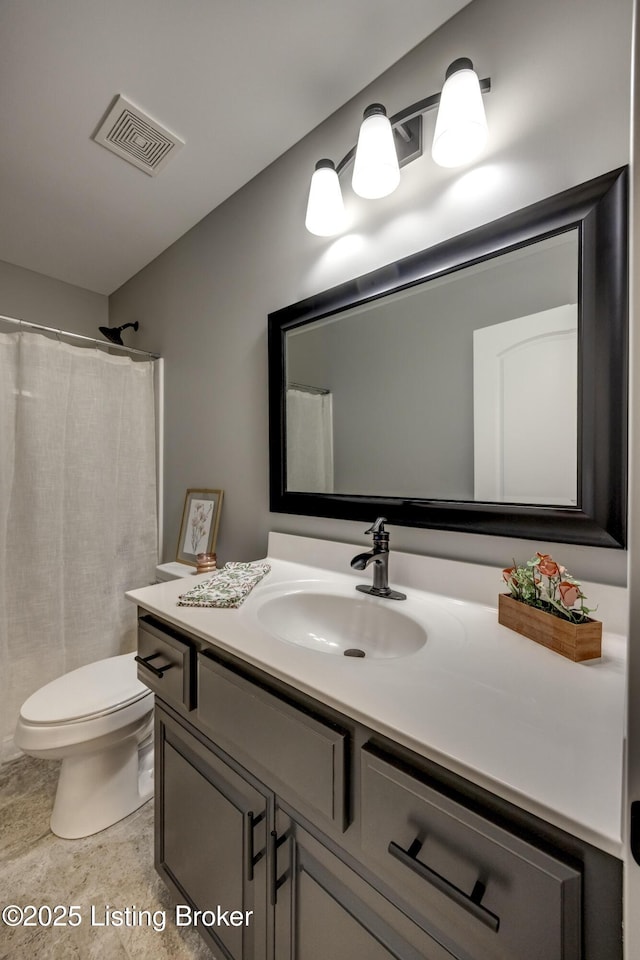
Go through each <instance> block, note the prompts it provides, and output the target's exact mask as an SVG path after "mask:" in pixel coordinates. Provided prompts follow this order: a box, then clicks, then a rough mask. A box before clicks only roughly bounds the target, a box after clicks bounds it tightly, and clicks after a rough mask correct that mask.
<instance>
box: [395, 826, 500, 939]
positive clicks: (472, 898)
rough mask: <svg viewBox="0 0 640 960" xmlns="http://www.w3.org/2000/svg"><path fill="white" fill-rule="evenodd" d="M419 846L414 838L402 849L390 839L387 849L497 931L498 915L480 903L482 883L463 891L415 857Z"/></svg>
mask: <svg viewBox="0 0 640 960" xmlns="http://www.w3.org/2000/svg"><path fill="white" fill-rule="evenodd" d="M421 848H422V844H421V843H420V841H419V840H414V841H413V843H412V844H411V846H410V847H409V849H408V850H403V849H402V847H400V846H398V844H397V843H394V842H393V840H392V841H391V843H390V844H389V847H388V850H389V853H390V854H391V856H392V857H395V858H396V860H399V861H400V863H403V864H404V865H405V867H409V869H410V870H413V872H414V873H417V874H418V876H419V877H420V878H421V879H422V880H426V881H427V883H430V884H431V886H433V887H435V888H436V890H439V891H440V893H444V895H445V896H446V897H449V899H450V900H453V902H454V903H457V904H458V906H460V907H462V908H463V910H466V911H467V913H470V914H471V915H472V916H473V917H475V918H476V919H477V920H479V921H480V923H484V925H485V926H486V927H489V929H490V930H493V932H494V933H497V932H498V928H499V927H500V917H497V916H496V915H495V913H491V911H490V910H487V908H486V907H483V906H482V905H481V903H480V901H481V900H482V897H483V895H484V890H485V888H484V884H482V883H476V885H475V887H474V889H473V891H472V892H471V894H467V893H465V892H464V890H460V888H459V887H456V886H455V884H453V883H451V881H450V880H446V879H445V877H442V876H441V875H440V874H439V873H436V871H435V870H432V869H431V868H430V867H427V866H425V865H424V863H421V861H420V860H417V859H416V858H417V856H418V854H419V853H420V850H421Z"/></svg>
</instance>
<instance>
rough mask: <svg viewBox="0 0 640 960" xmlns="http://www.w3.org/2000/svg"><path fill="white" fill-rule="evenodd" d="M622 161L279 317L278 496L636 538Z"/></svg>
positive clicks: (329, 507) (286, 505)
mask: <svg viewBox="0 0 640 960" xmlns="http://www.w3.org/2000/svg"><path fill="white" fill-rule="evenodd" d="M626 202H627V201H626V171H625V170H624V169H622V170H617V171H614V172H612V173H611V174H606V175H605V176H603V177H599V178H597V179H596V180H592V181H590V182H588V183H586V184H582V185H581V186H579V187H576V188H573V189H571V190H568V191H566V192H564V193H562V194H559V195H556V196H554V197H551V198H549V199H547V200H544V201H542V202H540V203H537V204H534V205H532V206H530V207H527V208H526V209H524V210H521V211H519V212H518V213H516V214H512V215H510V216H508V217H504V218H502V219H501V220H498V221H495V222H494V223H491V224H488V225H486V226H483V227H481V228H479V229H477V230H474V231H471V232H469V233H467V234H464V235H463V236H460V237H457V238H455V239H453V240H450V241H446V242H445V243H442V244H439V245H438V246H436V247H432V248H430V249H428V250H425V251H422V252H420V253H418V254H415V255H412V256H411V257H408V258H406V259H404V260H401V261H398V262H397V263H394V264H391V265H389V266H388V267H385V268H382V269H380V270H376V271H374V272H373V273H370V274H368V275H366V276H364V277H361V278H358V279H357V280H354V281H349V282H348V283H345V284H342V285H341V286H339V287H336V288H334V289H332V290H328V291H325V292H323V293H321V294H318V295H316V296H314V297H311V298H309V299H307V300H305V301H302V302H300V303H297V304H294V305H292V306H290V307H286V308H284V309H282V310H279V311H277V312H276V313H273V314H271V315H270V317H269V368H270V447H271V449H270V460H271V478H270V479H271V509H272V510H273V511H275V512H284V513H298V514H307V515H313V516H328V517H338V518H344V519H353V520H364V521H367V520H370V519H371V518H372V517H374V516H375V515H379V514H384V515H385V516H386V517H387V518H388V520H389V522H391V523H399V524H405V525H410V526H424V527H435V528H439V529H450V530H463V531H466V532H478V533H485V534H495V535H502V536H518V537H530V538H540V539H545V540H559V541H563V542H573V543H583V544H593V545H599V546H610V547H622V546H624V544H625V529H626V406H627V380H626V367H627V351H626V336H627V334H626V330H627V265H626V256H627V255H626V242H627V240H626V233H627V213H626Z"/></svg>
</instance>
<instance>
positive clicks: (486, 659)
mask: <svg viewBox="0 0 640 960" xmlns="http://www.w3.org/2000/svg"><path fill="white" fill-rule="evenodd" d="M366 548H367V547H366V544H361V545H360V546H357V545H353V544H337V543H331V542H329V541H319V540H312V539H310V538H305V537H294V536H289V535H284V534H271V536H270V539H269V561H270V563H271V567H272V568H271V572H270V573H269V574H268V575H267V576H266V577H265V578H264V580H262V581H261V583H260V584H258V586H257V587H255V588H254V590H253V591H252V593H251V594H250V595H249V597H248V598H247V599H246V600H245V602H244V604H243V605H242V606H241V607H240V608H238V609H234V610H223V609H211V608H196V607H179V606H177V604H176V600H177V598H178V595H179V594H180V593H184V592H185V590H186V589H188V588H190V587H192V586H194V584H195V583H197V582H199V580H200V579H206V577H207V575H206V574H204V575H202V577H201V578H198V579H195V578H192V577H189V582H188V584H187V585H185V581H184V580H175V581H171V582H168V583H160V584H156V585H155V586H151V587H144V588H142V589H139V590H133V591H130V592H129V593H128V594H127V596H128V597H129V599H131V600H132V601H134V602H135V603H137V604H138V606H140V607H141V608H143V609H144V610H146V611H149V612H150V613H153V614H155V615H156V616H158V617H161V618H162V619H164V620H166V621H168V622H170V623H173V624H174V625H176V626H178V627H182V628H183V629H185V630H187V631H189V632H191V633H193V634H195V635H196V636H198V637H200V638H202V639H203V640H205V641H208V642H211V643H212V644H215V645H216V646H217V647H219V648H220V649H221V650H226V651H228V652H229V653H232V654H234V655H236V656H238V657H240V658H241V659H243V660H245V661H246V662H247V663H250V664H253V665H254V666H256V667H258V668H260V669H261V670H263V671H265V672H266V673H268V674H271V675H272V676H274V677H278V678H279V679H281V680H283V681H285V682H286V683H289V684H290V685H292V686H293V687H296V688H298V689H299V690H302V691H304V692H305V693H307V694H309V695H310V696H312V697H315V698H316V699H317V700H319V701H321V702H322V703H325V704H328V705H329V706H331V707H334V708H335V709H337V710H339V711H340V712H342V713H344V714H347V715H348V716H350V717H352V718H354V719H355V720H358V721H360V722H362V723H364V724H365V725H367V726H369V727H371V728H372V729H374V730H376V731H378V732H379V733H381V734H383V735H384V736H387V737H389V738H390V739H392V740H396V741H398V742H399V743H401V744H403V745H404V746H406V747H408V748H410V749H412V750H414V751H415V752H416V753H418V754H420V755H422V756H425V757H428V758H430V759H432V760H434V761H436V762H437V763H440V764H442V765H443V766H445V767H447V768H448V769H450V770H452V771H454V772H455V773H458V774H460V775H461V776H463V777H466V778H467V779H469V780H472V781H473V782H475V783H477V784H478V785H480V786H483V787H485V788H487V789H488V790H490V791H492V792H493V793H495V794H498V795H499V796H501V797H504V798H505V799H506V800H510V801H512V802H513V803H515V804H517V805H518V806H520V807H522V808H524V809H526V810H529V811H530V812H532V813H534V814H536V815H538V816H540V817H542V818H543V819H545V820H547V821H549V822H551V823H554V824H556V825H557V826H559V827H561V828H562V829H564V830H567V831H568V832H570V833H573V834H575V835H576V836H579V837H581V838H582V839H584V840H586V841H588V842H589V843H593V844H594V845H595V846H597V847H599V848H601V849H603V850H605V851H607V852H608V853H612V854H614V855H615V856H621V855H622V842H621V803H622V800H621V794H622V777H623V746H624V717H625V713H624V704H625V659H626V656H625V655H626V640H625V638H624V636H622V635H621V634H620V633H613V632H608V630H607V626H608V625H609V624H613V625H614V626H615V627H616V628H619V625H620V624H622V623H623V622H624V616H625V609H626V591H624V590H623V589H622V588H619V587H606V586H602V585H589V589H588V591H587V590H586V589H585V592H586V593H587V596H588V598H589V600H590V601H592V602H597V603H598V605H599V615H600V616H601V618H602V619H603V621H604V625H605V633H604V634H603V656H602V658H601V659H600V660H594V661H588V662H585V663H573V662H572V661H570V660H567V659H565V658H564V657H561V656H559V655H558V654H556V653H553V652H552V651H550V650H547V649H545V648H544V647H542V646H540V645H539V644H536V643H533V642H532V641H531V640H528V639H527V638H525V637H521V636H520V635H519V634H516V633H514V632H513V631H511V630H509V629H507V628H506V627H503V626H501V625H500V624H498V622H497V612H496V607H495V605H496V604H497V595H498V593H499V591H500V571H497V570H492V569H490V568H486V567H480V566H477V565H473V564H466V563H457V562H453V561H443V560H436V559H434V558H428V557H419V556H412V555H409V554H401V553H394V552H393V551H392V553H391V558H390V577H389V579H390V584H391V586H392V587H399V588H401V589H403V590H404V591H405V592H406V593H407V595H408V599H409V602H408V603H407V605H406V607H405V609H406V611H407V612H409V609H410V608H411V609H412V610H413V611H415V610H416V609H423V610H424V611H426V626H427V633H428V640H427V642H426V644H425V645H424V646H423V647H422V648H421V649H420V650H418V651H417V652H416V653H413V654H411V655H409V656H405V657H398V658H396V659H375V658H368V657H367V658H364V659H359V658H358V659H355V658H354V659H352V658H348V657H342V656H331V655H328V654H325V653H321V652H316V651H313V650H309V649H307V648H304V647H299V646H297V645H295V644H292V643H287V642H286V641H284V640H280V639H277V638H276V637H274V636H272V635H271V634H270V633H268V632H267V631H266V630H265V629H264V628H263V627H262V626H261V625H260V623H259V621H258V620H257V618H256V608H257V607H258V606H259V604H260V602H261V599H264V597H265V595H266V594H268V593H273V592H274V591H275V590H278V589H282V585H283V584H285V583H291V584H292V586H295V587H296V588H298V589H299V588H300V586H301V584H300V581H307V585H308V587H309V588H311V589H314V588H315V589H318V588H320V587H321V586H322V585H323V584H325V583H326V584H329V583H330V584H331V585H332V589H335V590H336V591H338V592H341V593H342V592H344V593H349V592H350V591H351V590H352V589H353V588H354V587H355V584H356V583H362V582H367V581H370V579H371V571H370V570H368V571H365V572H363V573H355V572H352V571H351V570H350V568H349V560H350V559H351V557H352V556H353V555H354V554H355V553H357V552H362V551H363V550H366ZM532 552H533V551H532ZM302 560H304V562H301V561H302ZM494 584H495V586H494ZM426 585H429V586H431V587H432V588H434V589H439V590H446V591H447V592H450V593H454V592H455V593H456V594H457V597H451V596H444V595H443V594H442V593H429V592H428V591H426V590H425V589H424V587H425V586H426ZM583 587H586V585H583ZM461 597H472V598H473V599H460V598H461ZM489 597H491V598H492V599H491V600H489ZM366 599H367V600H368V601H371V602H372V603H374V604H389V603H393V602H394V601H389V600H380V599H377V598H373V597H368V598H366ZM483 599H485V600H488V602H482V601H483ZM478 601H480V602H478ZM401 606H402V603H401V602H400V603H398V609H399V608H400V607H401ZM621 607H622V608H625V609H621ZM603 610H604V611H605V612H604V613H603ZM605 614H606V615H605Z"/></svg>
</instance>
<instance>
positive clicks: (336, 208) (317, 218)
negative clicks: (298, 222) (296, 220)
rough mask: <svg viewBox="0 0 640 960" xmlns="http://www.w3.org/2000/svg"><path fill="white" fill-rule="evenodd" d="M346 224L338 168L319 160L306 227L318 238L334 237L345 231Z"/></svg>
mask: <svg viewBox="0 0 640 960" xmlns="http://www.w3.org/2000/svg"><path fill="white" fill-rule="evenodd" d="M345 222H346V218H345V212H344V201H343V199H342V190H341V189H340V181H339V180H338V174H337V173H336V168H335V166H334V165H333V163H332V161H331V160H318V162H317V163H316V168H315V170H314V171H313V176H312V177H311V186H310V187H309V200H308V201H307V215H306V218H305V221H304V224H305V227H306V228H307V230H308V231H309V233H315V235H316V236H318V237H332V236H334V235H335V234H336V233H340V232H341V231H342V230H344V227H345Z"/></svg>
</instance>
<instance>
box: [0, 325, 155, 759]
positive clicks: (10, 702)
mask: <svg viewBox="0 0 640 960" xmlns="http://www.w3.org/2000/svg"><path fill="white" fill-rule="evenodd" d="M153 383H154V374H153V362H151V361H144V362H139V363H138V362H134V361H132V360H130V359H129V358H127V357H116V356H110V355H108V354H104V353H99V352H98V351H97V350H92V349H87V348H84V347H74V346H70V345H68V344H66V343H61V342H59V341H57V340H48V339H47V338H45V337H43V336H42V335H41V334H26V333H17V334H0V721H1V728H0V748H2V753H1V754H0V759H2V758H6V757H7V756H10V755H11V754H12V753H13V752H15V751H14V749H13V731H14V728H15V723H16V719H17V716H18V712H19V710H20V706H21V704H22V702H23V701H24V700H25V699H26V697H28V696H29V695H30V694H31V693H33V691H34V690H37V689H38V688H39V687H41V686H42V685H43V684H45V683H48V682H49V681H50V680H53V679H54V678H55V677H57V676H60V675H61V674H63V673H66V672H67V671H69V670H73V669H75V668H76V667H80V666H82V665H84V664H85V663H89V662H91V661H93V660H99V659H101V658H102V657H108V656H114V655H116V654H119V653H125V652H127V651H129V650H132V649H133V648H134V647H135V641H136V635H135V627H136V610H135V606H134V605H133V604H131V603H129V602H128V601H127V600H125V597H124V592H125V590H129V589H133V588H135V587H140V586H144V585H145V584H148V583H151V582H153V579H154V569H155V565H156V563H157V520H156V455H155V408H154V386H153Z"/></svg>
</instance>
